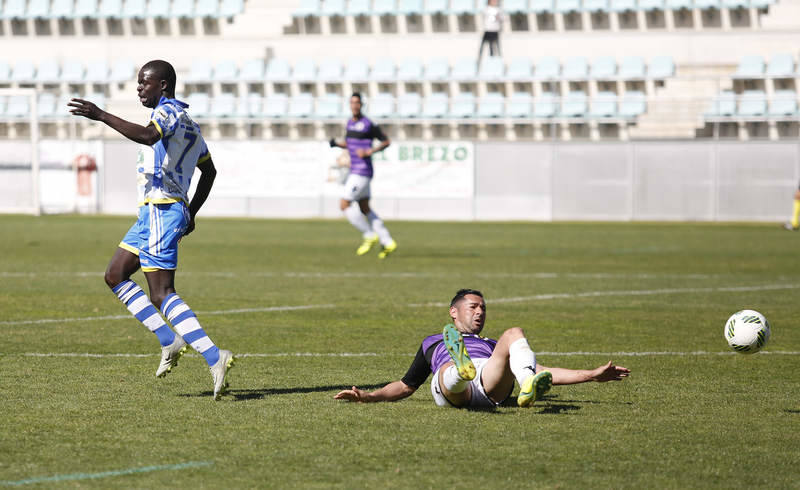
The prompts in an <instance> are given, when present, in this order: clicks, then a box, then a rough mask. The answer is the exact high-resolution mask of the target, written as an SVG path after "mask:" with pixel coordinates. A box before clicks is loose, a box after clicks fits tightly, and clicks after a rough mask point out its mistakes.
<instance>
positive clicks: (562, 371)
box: [536, 361, 631, 385]
mask: <svg viewBox="0 0 800 490" xmlns="http://www.w3.org/2000/svg"><path fill="white" fill-rule="evenodd" d="M542 370H544V371H550V373H551V374H552V375H553V384H554V385H573V384H577V383H588V382H589V381H596V382H598V383H605V382H606V381H620V380H622V378H627V377H628V376H629V375H630V373H631V371H630V369H628V368H625V367H622V366H615V365H614V364H612V362H611V361H608V363H607V364H603V365H602V366H600V367H597V368H595V369H566V368H559V367H552V368H551V367H545V366H542V365H540V364H536V371H537V372H539V371H542Z"/></svg>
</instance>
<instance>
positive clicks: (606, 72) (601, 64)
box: [589, 56, 617, 80]
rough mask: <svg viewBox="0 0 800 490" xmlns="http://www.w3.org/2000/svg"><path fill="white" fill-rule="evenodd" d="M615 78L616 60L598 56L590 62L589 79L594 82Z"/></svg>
mask: <svg viewBox="0 0 800 490" xmlns="http://www.w3.org/2000/svg"><path fill="white" fill-rule="evenodd" d="M616 76H617V60H615V59H614V58H613V57H611V56H600V57H598V58H595V59H594V60H592V66H591V68H590V69H589V77H590V78H592V79H594V80H612V79H614V78H615V77H616Z"/></svg>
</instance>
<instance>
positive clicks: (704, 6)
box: [694, 0, 720, 10]
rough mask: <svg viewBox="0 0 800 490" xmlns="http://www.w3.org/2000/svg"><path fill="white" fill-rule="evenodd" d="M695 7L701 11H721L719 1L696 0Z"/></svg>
mask: <svg viewBox="0 0 800 490" xmlns="http://www.w3.org/2000/svg"><path fill="white" fill-rule="evenodd" d="M694 7H695V8H697V9H700V10H710V9H717V10H719V8H720V3H719V0H694Z"/></svg>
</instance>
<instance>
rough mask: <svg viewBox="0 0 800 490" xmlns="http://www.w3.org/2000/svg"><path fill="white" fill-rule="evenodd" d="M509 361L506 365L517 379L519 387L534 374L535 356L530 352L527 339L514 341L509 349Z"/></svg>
mask: <svg viewBox="0 0 800 490" xmlns="http://www.w3.org/2000/svg"><path fill="white" fill-rule="evenodd" d="M508 353H509V360H508V364H509V367H511V372H512V373H514V377H515V378H517V382H519V384H520V385H522V383H523V382H524V381H525V379H526V378H527V377H528V376H530V375H532V374H536V354H534V353H533V350H531V346H530V345H528V339H526V338H525V337H523V338H521V339H517V340H515V341H514V342H513V343H512V344H511V345H510V346H509V347H508Z"/></svg>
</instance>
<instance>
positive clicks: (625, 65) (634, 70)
mask: <svg viewBox="0 0 800 490" xmlns="http://www.w3.org/2000/svg"><path fill="white" fill-rule="evenodd" d="M646 77H647V68H646V66H645V63H644V58H642V57H641V56H626V57H624V58H622V62H621V63H620V65H619V78H621V79H622V80H644V79H645V78H646Z"/></svg>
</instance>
